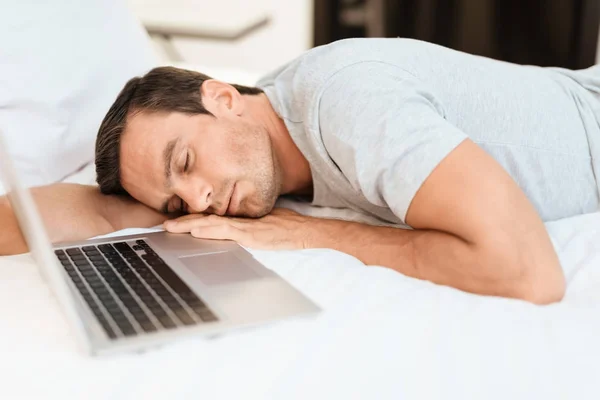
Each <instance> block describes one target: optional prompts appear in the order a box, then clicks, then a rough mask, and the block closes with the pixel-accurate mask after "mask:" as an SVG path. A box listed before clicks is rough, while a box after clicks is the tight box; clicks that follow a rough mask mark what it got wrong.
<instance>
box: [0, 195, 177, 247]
mask: <svg viewBox="0 0 600 400" xmlns="http://www.w3.org/2000/svg"><path fill="white" fill-rule="evenodd" d="M31 194H32V197H33V199H34V202H35V203H36V205H37V207H38V211H39V212H40V215H41V217H42V220H43V222H44V226H45V228H46V231H47V232H48V236H49V237H50V240H51V241H52V242H62V241H70V240H82V239H87V238H90V237H93V236H98V235H102V234H106V233H109V232H113V231H115V230H119V229H124V228H127V227H149V226H153V225H156V224H159V223H161V222H162V221H163V220H164V219H165V218H166V217H165V216H163V215H161V214H160V213H157V212H155V211H153V210H150V209H149V208H147V207H146V206H144V205H142V204H139V203H136V202H135V201H134V200H131V199H128V198H124V197H119V196H106V195H103V194H101V193H100V191H99V190H98V189H97V188H96V187H94V186H85V185H74V184H54V185H50V186H42V187H37V188H33V189H31ZM0 220H1V221H2V229H1V230H0V255H8V254H17V253H22V252H25V251H27V246H26V244H25V241H24V239H23V237H22V235H21V231H20V229H19V226H18V224H17V221H16V218H15V216H14V214H13V212H12V209H11V207H10V204H9V203H8V200H7V199H6V198H5V197H2V198H0Z"/></svg>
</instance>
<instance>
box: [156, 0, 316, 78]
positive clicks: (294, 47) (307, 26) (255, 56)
mask: <svg viewBox="0 0 600 400" xmlns="http://www.w3.org/2000/svg"><path fill="white" fill-rule="evenodd" d="M196 1H201V2H204V3H206V7H205V9H206V12H207V13H210V4H211V2H212V1H214V0H196ZM217 1H218V0H217ZM221 1H227V0H221ZM248 1H251V2H252V3H253V4H256V7H261V8H263V9H267V10H269V12H270V15H271V21H270V23H269V25H267V26H264V27H262V28H260V29H259V30H257V31H255V32H253V33H251V34H250V35H249V36H247V37H245V38H242V39H240V40H237V41H234V42H227V41H221V40H206V39H202V40H198V39H191V38H174V39H173V44H174V47H175V48H176V50H177V51H178V52H179V53H180V55H181V56H182V57H183V58H184V61H185V62H189V63H193V64H199V65H203V66H207V67H210V68H211V69H212V68H219V67H226V68H241V69H244V70H248V71H251V72H254V73H259V74H262V73H265V72H268V71H269V70H271V69H274V68H276V67H277V66H279V65H281V64H283V63H285V62H287V61H289V60H291V59H293V58H295V57H296V56H298V55H299V54H300V53H302V52H303V51H305V50H307V49H309V48H310V47H312V19H313V17H312V15H313V9H312V4H313V0H279V1H278V0H248ZM174 3H175V4H176V2H174ZM203 7H204V6H203ZM231 12H235V11H233V10H232V11H231ZM157 49H158V50H159V51H160V47H159V46H157ZM163 54H164V53H163ZM217 78H218V77H217Z"/></svg>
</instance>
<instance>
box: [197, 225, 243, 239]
mask: <svg viewBox="0 0 600 400" xmlns="http://www.w3.org/2000/svg"><path fill="white" fill-rule="evenodd" d="M190 234H191V235H192V236H193V237H195V238H198V239H213V240H234V241H236V242H240V241H241V239H242V234H243V232H242V231H240V230H239V229H237V228H234V227H233V226H231V225H226V224H221V225H211V226H204V227H197V228H193V229H192V230H191V231H190Z"/></svg>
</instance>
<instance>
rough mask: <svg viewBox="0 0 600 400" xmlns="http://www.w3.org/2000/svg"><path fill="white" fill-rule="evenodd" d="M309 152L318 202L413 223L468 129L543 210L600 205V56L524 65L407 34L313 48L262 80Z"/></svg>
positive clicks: (555, 213)
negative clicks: (423, 194) (437, 171)
mask: <svg viewBox="0 0 600 400" xmlns="http://www.w3.org/2000/svg"><path fill="white" fill-rule="evenodd" d="M258 86H259V87H260V88H262V89H263V90H264V91H265V93H266V95H267V97H268V98H269V100H270V102H271V103H272V105H273V107H274V109H275V111H276V112H277V113H278V114H279V116H280V117H281V118H283V120H284V121H285V125H286V126H287V128H288V130H289V132H290V134H291V136H292V138H293V140H294V142H295V143H296V144H297V146H298V147H299V149H300V151H301V152H302V153H303V154H304V156H305V157H306V158H307V159H308V161H309V163H310V166H311V172H312V176H313V184H314V197H313V204H315V205H320V206H330V207H349V208H352V209H355V210H359V211H361V212H365V213H368V214H371V215H373V216H375V217H377V218H379V219H381V220H383V221H385V222H390V223H393V224H400V225H403V224H404V220H405V217H406V212H407V210H408V208H409V206H410V203H411V201H412V199H413V197H414V196H415V194H416V192H417V190H418V189H419V188H420V186H421V185H422V184H423V182H424V181H425V179H426V178H427V177H428V176H429V174H430V173H431V172H432V171H433V169H434V168H435V167H436V166H437V165H438V164H439V163H440V161H441V160H442V159H443V158H444V157H446V156H447V155H448V154H449V153H450V152H451V151H452V150H453V149H454V148H455V147H456V146H457V145H459V144H460V143H461V142H462V141H463V140H464V139H465V138H467V137H468V138H470V139H471V140H473V141H474V142H475V143H477V144H478V145H479V146H480V147H481V148H483V149H484V150H485V151H487V152H488V153H489V154H490V155H491V156H492V157H494V158H495V159H496V160H497V161H498V162H499V163H500V164H501V165H502V166H503V167H504V168H505V169H506V170H507V171H508V172H509V174H510V175H511V176H512V177H513V178H514V180H515V181H516V182H517V184H518V185H519V186H520V187H521V188H522V189H523V191H524V192H525V194H526V195H527V196H528V198H529V199H530V200H531V202H532V203H533V204H534V206H535V207H536V209H537V210H538V212H539V213H540V215H541V217H542V219H544V220H545V221H549V220H555V219H559V218H563V217H569V216H572V215H576V214H582V213H588V212H593V211H597V210H598V208H599V195H598V191H599V190H598V189H599V188H598V182H597V180H596V177H595V173H598V172H600V163H599V161H600V128H599V124H598V121H600V101H599V99H600V96H599V95H598V92H600V67H599V68H591V69H588V70H583V71H568V70H563V69H558V68H539V67H533V66H519V65H514V64H509V63H505V62H500V61H495V60H491V59H486V58H482V57H477V56H473V55H468V54H465V53H461V52H457V51H454V50H450V49H447V48H444V47H440V46H436V45H433V44H429V43H425V42H420V41H415V40H409V39H351V40H344V41H340V42H336V43H333V44H330V45H327V46H322V47H318V48H315V49H312V50H310V51H308V52H306V53H305V54H303V55H302V56H300V57H299V58H297V59H296V60H294V61H292V62H291V63H289V64H287V65H285V66H283V67H281V68H280V69H278V70H276V71H274V72H273V73H271V74H269V75H268V76H266V77H264V78H263V79H261V81H260V82H259V83H258Z"/></svg>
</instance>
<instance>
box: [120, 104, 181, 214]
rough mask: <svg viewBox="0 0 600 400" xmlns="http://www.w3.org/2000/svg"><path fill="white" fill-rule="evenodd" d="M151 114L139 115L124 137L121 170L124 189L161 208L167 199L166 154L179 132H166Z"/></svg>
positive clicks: (159, 119) (148, 203)
mask: <svg viewBox="0 0 600 400" xmlns="http://www.w3.org/2000/svg"><path fill="white" fill-rule="evenodd" d="M163 119H164V117H163V118H160V117H159V118H156V117H155V116H152V114H150V115H140V114H138V115H136V116H134V117H133V118H132V119H131V120H130V121H128V126H127V127H126V129H125V132H124V133H123V137H122V138H121V151H120V153H121V157H120V164H121V165H120V169H121V180H122V184H123V187H124V188H125V190H127V191H128V192H129V193H130V194H131V195H132V196H133V197H134V198H136V199H137V200H139V201H141V202H142V203H144V204H147V205H149V206H151V207H154V208H158V207H159V206H160V205H161V203H162V201H164V197H165V190H164V189H165V177H164V162H163V158H164V152H165V149H166V147H167V145H168V143H169V142H172V141H173V140H174V139H175V138H176V137H177V135H176V133H175V132H173V131H171V130H168V129H164V128H165V126H164V124H163V123H161V122H160V121H161V120H163Z"/></svg>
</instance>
